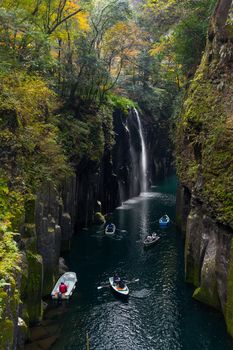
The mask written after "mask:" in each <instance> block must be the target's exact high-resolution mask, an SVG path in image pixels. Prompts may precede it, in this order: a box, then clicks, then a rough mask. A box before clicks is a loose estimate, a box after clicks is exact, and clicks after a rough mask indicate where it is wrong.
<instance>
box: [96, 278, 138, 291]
mask: <svg viewBox="0 0 233 350" xmlns="http://www.w3.org/2000/svg"><path fill="white" fill-rule="evenodd" d="M136 282H139V278H136V279H135V280H132V281H126V282H125V283H127V284H131V283H136ZM107 287H110V285H109V284H103V285H102V286H98V287H97V289H98V290H100V289H103V288H107Z"/></svg>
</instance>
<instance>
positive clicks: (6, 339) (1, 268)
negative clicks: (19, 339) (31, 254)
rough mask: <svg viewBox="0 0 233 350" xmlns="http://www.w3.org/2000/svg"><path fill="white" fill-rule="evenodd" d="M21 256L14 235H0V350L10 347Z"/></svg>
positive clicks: (15, 314) (17, 302)
mask: <svg viewBox="0 0 233 350" xmlns="http://www.w3.org/2000/svg"><path fill="white" fill-rule="evenodd" d="M21 261H22V256H21V254H20V253H19V251H18V248H17V245H16V242H15V241H14V234H13V233H10V232H5V233H4V234H1V235H0V329H1V332H0V349H7V347H8V346H11V345H12V342H13V332H14V322H16V320H17V317H18V316H17V310H18V306H19V304H20V295H19V290H18V286H17V280H18V276H19V274H20V273H21Z"/></svg>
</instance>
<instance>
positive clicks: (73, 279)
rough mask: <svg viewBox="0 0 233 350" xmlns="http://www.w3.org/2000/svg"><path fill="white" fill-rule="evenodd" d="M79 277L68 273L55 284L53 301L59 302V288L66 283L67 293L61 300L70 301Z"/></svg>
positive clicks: (52, 295)
mask: <svg viewBox="0 0 233 350" xmlns="http://www.w3.org/2000/svg"><path fill="white" fill-rule="evenodd" d="M77 281H78V280H77V275H76V273H75V272H66V273H64V274H63V275H62V276H61V277H60V278H59V279H58V281H57V283H56V284H55V286H54V288H53V290H52V293H51V297H52V299H55V300H58V299H59V286H60V284H61V282H63V283H65V284H66V285H67V292H66V293H63V294H62V295H61V299H64V300H68V299H70V297H71V295H72V294H73V292H74V290H75V287H76V283H77Z"/></svg>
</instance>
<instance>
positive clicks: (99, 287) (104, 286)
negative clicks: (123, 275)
mask: <svg viewBox="0 0 233 350" xmlns="http://www.w3.org/2000/svg"><path fill="white" fill-rule="evenodd" d="M107 287H110V285H109V284H104V285H103V286H98V287H97V289H98V290H100V289H103V288H107Z"/></svg>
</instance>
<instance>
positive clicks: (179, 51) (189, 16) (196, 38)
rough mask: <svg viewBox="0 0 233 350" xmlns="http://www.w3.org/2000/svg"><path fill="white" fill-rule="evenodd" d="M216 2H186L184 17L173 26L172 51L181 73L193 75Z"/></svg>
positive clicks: (214, 0) (204, 0) (203, 0)
mask: <svg viewBox="0 0 233 350" xmlns="http://www.w3.org/2000/svg"><path fill="white" fill-rule="evenodd" d="M215 4H216V0H211V1H206V0H201V1H198V2H193V1H187V3H186V4H185V9H186V15H185V16H184V18H183V19H181V21H180V22H179V23H178V24H177V25H176V26H175V28H174V32H173V34H172V50H173V51H174V55H175V60H176V62H177V64H180V65H181V66H182V70H183V73H184V74H185V75H186V76H187V75H188V74H190V73H191V74H194V73H195V69H196V67H197V65H198V64H199V63H200V60H201V56H202V52H203V50H204V48H205V44H206V35H207V29H208V25H209V21H210V16H211V15H212V13H213V9H214V6H215Z"/></svg>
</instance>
